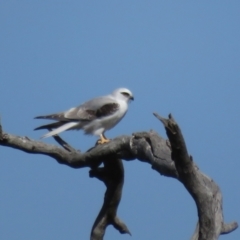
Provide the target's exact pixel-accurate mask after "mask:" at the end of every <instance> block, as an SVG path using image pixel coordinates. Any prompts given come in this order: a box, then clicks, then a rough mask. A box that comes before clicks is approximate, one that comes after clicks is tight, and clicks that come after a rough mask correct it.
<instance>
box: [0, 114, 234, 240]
mask: <svg viewBox="0 0 240 240" xmlns="http://www.w3.org/2000/svg"><path fill="white" fill-rule="evenodd" d="M154 115H155V116H156V117H157V118H158V119H159V120H160V121H161V122H162V123H163V125H164V127H165V129H166V132H167V135H168V138H169V141H168V140H165V139H163V138H162V137H160V136H159V135H158V134H157V133H156V132H154V131H150V132H140V133H134V134H133V135H132V136H121V137H118V138H115V139H113V140H112V141H110V142H109V143H107V144H103V145H98V146H95V147H93V148H91V149H90V150H88V151H87V152H85V153H81V152H80V151H77V150H75V149H73V148H72V147H71V146H70V145H69V144H67V143H66V142H64V141H63V140H62V139H61V138H59V137H55V140H56V141H58V143H59V144H60V145H61V146H62V148H61V147H58V146H54V145H49V144H45V143H43V142H40V141H35V140H31V139H29V138H28V137H19V136H15V135H12V134H8V133H4V132H3V131H2V128H1V125H0V145H2V146H7V147H11V148H15V149H18V150H21V151H24V152H27V153H33V154H43V155H47V156H50V157H52V158H54V159H55V160H56V161H57V162H58V163H60V164H65V165H67V166H69V167H72V168H83V167H90V168H91V169H92V170H90V176H91V177H97V178H98V179H99V180H101V181H103V182H104V183H105V185H106V187H107V190H106V194H105V199H104V203H103V206H102V209H101V211H100V213H99V215H98V217H97V219H96V221H95V223H94V225H93V228H92V233H91V239H92V240H96V239H103V236H104V233H105V229H106V227H107V226H108V225H109V224H112V225H113V226H114V227H115V228H116V229H118V230H119V231H120V232H121V233H129V234H130V232H129V230H128V228H127V227H126V225H125V224H124V223H122V222H121V221H120V220H119V219H118V217H117V216H116V212H117V207H118V204H119V202H120V199H121V192H122V187H123V175H124V174H123V168H122V165H121V164H122V163H121V160H120V159H124V160H127V161H130V160H134V159H138V160H140V161H144V162H148V163H149V164H151V166H152V168H153V169H154V170H156V171H158V172H159V173H160V174H161V175H164V176H167V177H172V178H175V179H177V180H179V181H180V182H182V183H183V184H184V186H185V187H186V189H187V191H188V192H189V193H190V194H191V196H192V197H193V199H194V201H195V203H196V206H197V210H198V217H199V221H198V224H197V227H196V230H195V233H194V235H193V236H192V240H215V239H218V237H219V235H220V234H227V233H230V232H232V231H234V230H235V229H236V228H237V227H238V224H237V223H236V222H233V223H230V224H225V223H224V219H223V212H222V194H221V192H220V189H219V187H218V185H217V184H216V183H215V182H214V181H213V180H212V179H211V178H210V177H208V176H206V175H205V174H203V173H202V172H201V171H200V170H199V169H198V167H197V165H196V164H195V163H194V161H193V159H192V157H191V156H190V155H189V154H188V151H187V147H186V144H185V141H184V138H183V136H182V133H181V130H180V128H179V127H178V125H177V123H176V122H175V120H174V119H173V118H172V116H171V115H170V116H169V119H164V118H162V117H160V116H159V115H157V114H154ZM110 159H111V160H110ZM101 163H104V168H99V165H100V164H101ZM113 169H115V171H117V173H116V174H115V175H112V174H111V171H112V170H113ZM110 170H111V171H110ZM116 176H118V177H116Z"/></svg>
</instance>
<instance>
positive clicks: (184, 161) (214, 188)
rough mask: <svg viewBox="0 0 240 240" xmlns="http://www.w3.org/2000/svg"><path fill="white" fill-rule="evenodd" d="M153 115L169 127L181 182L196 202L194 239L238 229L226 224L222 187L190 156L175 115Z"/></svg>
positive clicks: (208, 237)
mask: <svg viewBox="0 0 240 240" xmlns="http://www.w3.org/2000/svg"><path fill="white" fill-rule="evenodd" d="M154 115H155V116H156V117H157V118H158V119H159V120H160V121H161V122H162V123H163V125H164V127H165V129H166V133H167V136H168V138H169V140H170V143H171V149H172V159H173V160H174V162H175V166H176V169H177V172H178V175H179V181H181V182H182V183H183V184H184V186H185V187H186V189H187V190H188V192H189V193H190V194H191V196H192V197H193V199H194V200H195V202H196V205H197V209H198V217H199V224H198V225H197V227H196V231H197V232H196V231H195V233H194V235H193V237H192V239H198V240H214V239H218V237H219V235H220V234H222V233H228V232H230V231H233V230H234V227H235V229H236V228H237V225H236V224H235V225H234V224H232V225H230V226H229V225H225V224H224V222H223V221H224V220H223V212H222V194H221V192H220V189H219V187H218V185H217V184H216V183H215V182H214V181H213V180H212V179H211V178H210V177H208V176H206V175H205V174H203V173H202V172H200V170H199V168H198V167H197V166H196V165H195V163H194V162H193V159H192V156H189V154H188V151H187V147H186V144H185V141H184V138H183V135H182V133H181V130H180V128H179V126H178V125H177V123H176V122H175V120H174V119H173V117H172V116H171V115H169V119H164V118H162V117H160V116H159V115H158V114H156V113H154ZM222 226H224V227H222ZM228 229H230V230H229V231H228Z"/></svg>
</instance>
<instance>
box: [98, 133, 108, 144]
mask: <svg viewBox="0 0 240 240" xmlns="http://www.w3.org/2000/svg"><path fill="white" fill-rule="evenodd" d="M108 142H110V139H107V138H106V137H105V136H104V135H103V134H101V135H100V139H99V140H98V141H97V144H104V143H108Z"/></svg>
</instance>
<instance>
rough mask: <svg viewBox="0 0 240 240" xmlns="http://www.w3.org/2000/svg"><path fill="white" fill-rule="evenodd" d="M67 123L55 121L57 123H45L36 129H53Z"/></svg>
mask: <svg viewBox="0 0 240 240" xmlns="http://www.w3.org/2000/svg"><path fill="white" fill-rule="evenodd" d="M64 124H66V122H55V123H50V124H45V125H42V126H40V127H37V128H35V129H34V130H40V129H49V130H52V129H54V128H58V127H61V126H62V125H64Z"/></svg>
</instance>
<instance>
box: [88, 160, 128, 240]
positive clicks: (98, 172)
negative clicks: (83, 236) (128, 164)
mask: <svg viewBox="0 0 240 240" xmlns="http://www.w3.org/2000/svg"><path fill="white" fill-rule="evenodd" d="M89 175H90V177H96V178H98V179H99V180H101V181H103V182H104V183H105V185H106V188H107V190H106V193H105V197H104V203H103V206H102V208H101V210H100V212H99V214H98V216H97V218H96V220H95V222H94V224H93V227H92V231H91V240H102V239H103V236H104V234H105V230H106V228H107V226H108V225H110V224H112V225H113V226H114V227H115V228H116V229H117V230H118V231H119V232H120V233H122V234H123V233H128V234H130V235H131V233H130V231H129V230H128V228H127V226H126V225H125V224H124V223H123V222H122V221H121V220H120V219H119V218H118V217H117V208H118V205H119V203H120V200H121V196H122V188H123V183H124V168H123V164H122V160H121V159H117V158H115V159H114V158H109V159H105V160H104V167H103V168H97V169H93V170H90V172H89Z"/></svg>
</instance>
